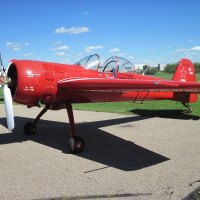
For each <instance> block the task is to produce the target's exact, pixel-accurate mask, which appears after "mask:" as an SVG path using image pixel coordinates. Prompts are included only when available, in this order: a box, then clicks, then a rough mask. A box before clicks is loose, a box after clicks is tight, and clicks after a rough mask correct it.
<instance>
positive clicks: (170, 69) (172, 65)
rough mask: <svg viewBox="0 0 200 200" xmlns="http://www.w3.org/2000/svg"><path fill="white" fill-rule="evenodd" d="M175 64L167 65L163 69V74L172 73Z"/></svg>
mask: <svg viewBox="0 0 200 200" xmlns="http://www.w3.org/2000/svg"><path fill="white" fill-rule="evenodd" d="M176 67H177V63H171V64H167V65H166V67H165V68H164V72H166V73H174V72H175V71H176Z"/></svg>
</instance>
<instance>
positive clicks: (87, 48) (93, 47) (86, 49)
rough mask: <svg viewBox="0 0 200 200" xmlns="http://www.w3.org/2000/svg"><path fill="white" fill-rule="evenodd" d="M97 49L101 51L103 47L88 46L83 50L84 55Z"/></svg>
mask: <svg viewBox="0 0 200 200" xmlns="http://www.w3.org/2000/svg"><path fill="white" fill-rule="evenodd" d="M97 49H103V45H96V46H88V47H85V48H84V50H85V52H86V53H90V52H91V51H92V50H97Z"/></svg>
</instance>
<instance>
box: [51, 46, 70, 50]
mask: <svg viewBox="0 0 200 200" xmlns="http://www.w3.org/2000/svg"><path fill="white" fill-rule="evenodd" d="M67 49H69V46H67V45H62V46H59V47H55V48H52V49H51V50H52V51H60V50H67Z"/></svg>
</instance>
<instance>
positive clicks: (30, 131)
mask: <svg viewBox="0 0 200 200" xmlns="http://www.w3.org/2000/svg"><path fill="white" fill-rule="evenodd" d="M36 131H37V127H36V126H35V125H34V124H33V123H31V122H28V123H27V124H25V125H24V132H25V133H26V135H34V134H35V133H36Z"/></svg>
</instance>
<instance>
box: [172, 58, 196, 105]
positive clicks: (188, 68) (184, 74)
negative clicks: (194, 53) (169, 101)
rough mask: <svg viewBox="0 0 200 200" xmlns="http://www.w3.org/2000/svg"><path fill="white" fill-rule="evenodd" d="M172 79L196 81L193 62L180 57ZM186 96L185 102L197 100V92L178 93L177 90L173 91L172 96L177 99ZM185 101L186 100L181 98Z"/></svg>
mask: <svg viewBox="0 0 200 200" xmlns="http://www.w3.org/2000/svg"><path fill="white" fill-rule="evenodd" d="M172 80H173V81H182V82H187V81H189V82H196V74H195V69H194V65H193V63H192V62H191V61H190V60H188V59H186V58H182V59H181V60H180V61H179V63H178V66H177V68H176V71H175V73H174V76H173V78H172ZM186 96H188V98H187V102H191V103H192V102H196V101H197V98H198V96H197V94H187V95H186V94H183V93H182V94H180V93H178V92H175V94H174V97H175V98H177V97H179V98H178V99H177V100H183V99H185V97H186ZM183 101H186V100H183Z"/></svg>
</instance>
